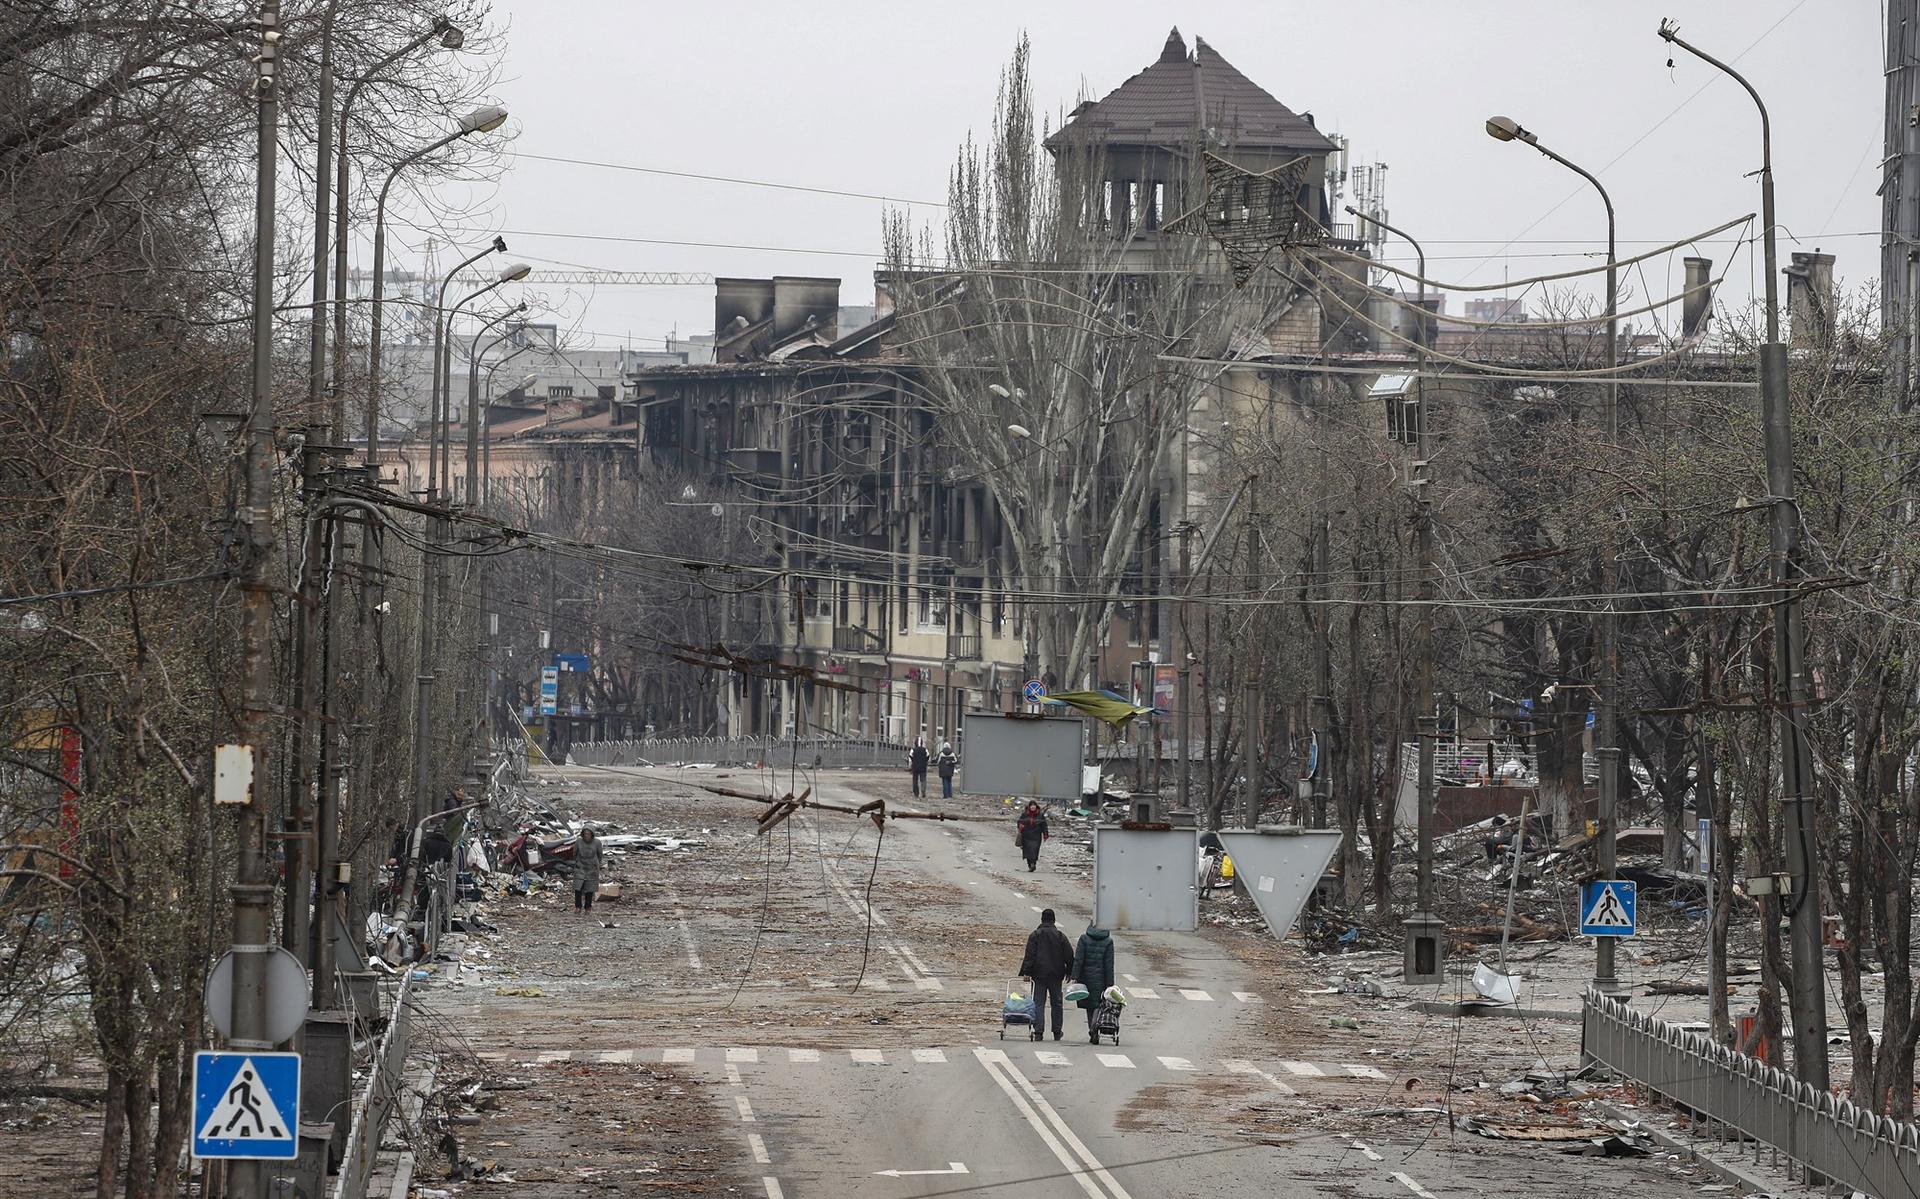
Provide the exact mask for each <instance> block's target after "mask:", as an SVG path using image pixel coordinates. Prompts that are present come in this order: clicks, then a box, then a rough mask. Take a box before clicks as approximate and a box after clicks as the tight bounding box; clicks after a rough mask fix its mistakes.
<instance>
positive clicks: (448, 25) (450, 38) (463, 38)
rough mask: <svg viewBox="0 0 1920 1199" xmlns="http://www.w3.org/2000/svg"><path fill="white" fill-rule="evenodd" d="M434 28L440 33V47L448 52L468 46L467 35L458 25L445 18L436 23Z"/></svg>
mask: <svg viewBox="0 0 1920 1199" xmlns="http://www.w3.org/2000/svg"><path fill="white" fill-rule="evenodd" d="M433 27H434V29H436V30H438V31H439V33H440V45H441V46H442V47H444V48H446V49H448V50H458V49H459V48H460V47H462V46H464V45H466V44H467V35H466V34H464V33H462V32H461V31H460V27H459V26H458V25H455V24H454V23H453V22H452V21H449V20H447V19H446V18H445V17H441V18H440V19H439V20H438V21H435V22H434V23H433Z"/></svg>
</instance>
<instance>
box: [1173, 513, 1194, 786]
mask: <svg viewBox="0 0 1920 1199" xmlns="http://www.w3.org/2000/svg"><path fill="white" fill-rule="evenodd" d="M1192 586H1193V522H1192V521H1190V520H1186V519H1184V518H1183V519H1182V520H1181V521H1180V598H1179V600H1178V601H1177V606H1176V607H1175V609H1174V617H1173V620H1174V628H1175V631H1176V632H1177V633H1178V634H1179V636H1178V637H1177V638H1176V639H1175V642H1176V644H1177V645H1178V646H1179V650H1178V653H1179V654H1180V657H1179V659H1178V665H1179V670H1180V674H1179V680H1180V690H1179V694H1178V695H1176V696H1175V697H1174V701H1173V702H1174V704H1175V706H1177V707H1178V708H1179V709H1180V783H1179V787H1180V810H1181V811H1182V812H1191V811H1192V810H1193V803H1192V795H1193V756H1192V746H1193V742H1192V741H1191V740H1189V738H1190V737H1192V735H1193V718H1192V713H1193V704H1192V698H1193V654H1192V653H1191V652H1190V651H1189V650H1188V648H1187V592H1188V590H1189V589H1190V588H1191V587H1192Z"/></svg>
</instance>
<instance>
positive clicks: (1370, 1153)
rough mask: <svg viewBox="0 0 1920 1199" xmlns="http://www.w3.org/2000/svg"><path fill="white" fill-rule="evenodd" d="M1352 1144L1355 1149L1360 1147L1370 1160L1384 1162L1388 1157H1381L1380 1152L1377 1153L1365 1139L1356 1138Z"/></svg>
mask: <svg viewBox="0 0 1920 1199" xmlns="http://www.w3.org/2000/svg"><path fill="white" fill-rule="evenodd" d="M1352 1144H1353V1147H1354V1148H1355V1149H1358V1150H1359V1151H1360V1154H1361V1156H1363V1157H1365V1158H1366V1159H1367V1160H1368V1161H1370V1162H1382V1161H1385V1160H1387V1159H1386V1158H1384V1157H1381V1156H1380V1155H1379V1154H1377V1153H1375V1152H1374V1151H1373V1150H1372V1149H1371V1148H1370V1147H1368V1145H1367V1144H1366V1142H1364V1141H1358V1140H1355V1141H1352Z"/></svg>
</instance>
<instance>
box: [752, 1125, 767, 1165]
mask: <svg viewBox="0 0 1920 1199" xmlns="http://www.w3.org/2000/svg"><path fill="white" fill-rule="evenodd" d="M747 1148H749V1149H751V1150H753V1160H754V1161H755V1162H757V1163H758V1164H760V1165H762V1166H770V1165H772V1164H773V1159H772V1158H771V1157H768V1156H767V1143H766V1142H765V1141H764V1140H762V1139H761V1138H760V1134H759V1133H757V1132H750V1133H748V1134H747Z"/></svg>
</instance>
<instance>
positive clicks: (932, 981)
mask: <svg viewBox="0 0 1920 1199" xmlns="http://www.w3.org/2000/svg"><path fill="white" fill-rule="evenodd" d="M913 985H914V986H915V987H916V988H917V989H919V990H922V991H944V990H946V988H945V987H943V986H941V985H940V980H939V979H937V978H916V979H914V980H913Z"/></svg>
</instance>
